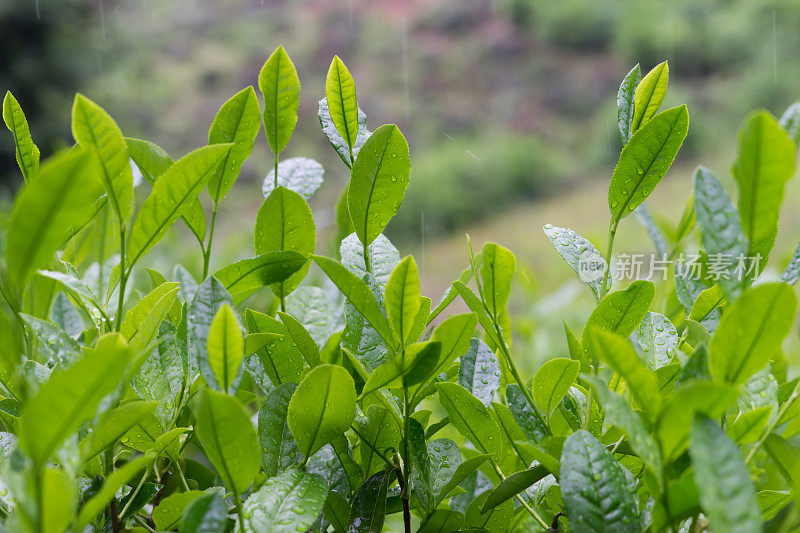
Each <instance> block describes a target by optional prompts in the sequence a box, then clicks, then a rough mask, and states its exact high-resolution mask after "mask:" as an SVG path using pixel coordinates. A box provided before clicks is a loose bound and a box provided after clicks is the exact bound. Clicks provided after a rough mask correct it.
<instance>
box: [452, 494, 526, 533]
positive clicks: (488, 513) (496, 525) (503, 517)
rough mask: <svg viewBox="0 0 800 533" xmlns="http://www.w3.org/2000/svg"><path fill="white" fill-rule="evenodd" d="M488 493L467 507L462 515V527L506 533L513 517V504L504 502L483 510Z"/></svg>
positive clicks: (491, 532) (507, 501)
mask: <svg viewBox="0 0 800 533" xmlns="http://www.w3.org/2000/svg"><path fill="white" fill-rule="evenodd" d="M488 498H489V492H488V491H487V492H484V493H483V494H481V495H480V496H478V497H477V498H475V499H474V500H472V501H471V502H470V504H469V506H468V507H467V512H466V513H465V514H464V527H466V528H475V529H479V530H485V531H489V532H490V533H503V532H504V531H508V524H509V523H510V522H511V520H512V518H513V516H514V503H513V502H512V501H511V500H506V501H504V502H502V503H500V504H498V505H495V506H493V507H491V508H490V509H486V508H485V504H486V501H487V499H488Z"/></svg>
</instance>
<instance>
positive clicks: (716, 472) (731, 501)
mask: <svg viewBox="0 0 800 533" xmlns="http://www.w3.org/2000/svg"><path fill="white" fill-rule="evenodd" d="M689 456H690V457H691V458H692V464H693V465H694V480H695V482H696V483H697V488H698V492H699V495H700V504H701V505H702V507H703V512H704V513H705V514H706V516H708V517H709V519H710V520H711V524H713V525H712V528H713V530H714V531H731V532H738V531H742V532H745V531H748V532H756V531H761V514H760V512H759V510H758V503H757V502H756V495H755V489H754V488H753V482H752V481H751V479H750V472H749V471H748V470H747V465H745V463H744V458H743V457H742V454H741V452H740V451H739V447H738V446H736V444H735V443H734V442H733V441H732V440H731V439H729V438H728V436H727V435H725V432H724V431H723V430H722V428H721V427H719V424H717V423H716V422H715V421H714V420H712V419H710V418H706V417H695V419H694V422H693V423H692V437H691V442H690V443H689Z"/></svg>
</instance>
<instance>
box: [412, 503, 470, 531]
mask: <svg viewBox="0 0 800 533" xmlns="http://www.w3.org/2000/svg"><path fill="white" fill-rule="evenodd" d="M463 523H464V515H463V514H461V513H459V512H458V511H450V510H449V509H439V510H437V511H434V512H433V513H431V514H430V515H428V517H427V518H426V519H425V520H424V521H423V522H422V524H420V526H419V529H418V530H417V533H453V532H454V531H459V530H460V528H461V525H462V524H463Z"/></svg>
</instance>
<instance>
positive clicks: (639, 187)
mask: <svg viewBox="0 0 800 533" xmlns="http://www.w3.org/2000/svg"><path fill="white" fill-rule="evenodd" d="M688 131H689V112H688V111H687V110H686V106H685V105H683V106H680V107H674V108H672V109H667V110H666V111H663V112H661V113H659V114H658V115H656V116H654V117H653V118H652V119H650V121H649V122H647V124H645V125H644V126H642V127H641V128H639V129H638V130H637V131H636V133H634V134H633V136H631V139H630V141H628V144H626V145H625V147H624V148H623V149H622V153H621V154H620V156H619V162H617V166H616V168H614V174H613V175H612V177H611V183H610V185H609V187H608V207H609V208H610V210H611V218H612V223H613V224H616V223H618V222H619V221H620V220H621V219H623V218H625V217H626V216H628V215H629V214H631V213H632V212H633V210H634V209H636V208H637V207H638V206H639V204H641V203H642V202H644V201H645V199H646V198H647V197H648V196H649V195H650V193H652V192H653V190H654V189H655V188H656V185H658V184H659V182H660V181H661V179H662V178H663V177H664V175H665V174H666V173H667V171H668V170H669V167H670V166H672V162H673V161H674V160H675V156H677V155H678V150H680V147H681V145H682V144H683V140H684V139H685V138H686V133H687V132H688Z"/></svg>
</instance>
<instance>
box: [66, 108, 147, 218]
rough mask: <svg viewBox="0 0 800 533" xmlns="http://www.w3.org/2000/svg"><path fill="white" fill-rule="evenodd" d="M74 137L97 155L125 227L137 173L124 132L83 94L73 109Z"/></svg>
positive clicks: (116, 209) (131, 205) (101, 176)
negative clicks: (135, 173)
mask: <svg viewBox="0 0 800 533" xmlns="http://www.w3.org/2000/svg"><path fill="white" fill-rule="evenodd" d="M72 136H73V137H75V140H76V141H77V142H78V144H79V145H81V146H82V147H84V148H86V149H87V150H91V151H93V152H94V153H96V154H97V158H98V160H99V163H100V169H101V172H100V174H99V175H100V178H101V182H102V183H103V186H104V187H105V190H106V194H107V195H108V198H109V200H110V202H111V206H112V208H113V209H114V212H115V213H116V214H117V216H118V217H119V219H120V220H122V222H123V223H126V222H127V221H128V220H129V219H130V217H131V215H132V214H133V173H132V172H131V165H130V162H129V160H128V146H127V144H126V143H125V138H124V137H123V136H122V132H121V131H120V129H119V126H117V123H116V122H114V119H113V118H111V117H110V116H109V115H108V113H106V112H105V110H103V108H102V107H100V106H99V105H97V104H96V103H94V102H92V101H91V100H89V99H88V98H86V97H85V96H83V95H82V94H77V95H75V102H74V104H73V106H72Z"/></svg>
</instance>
